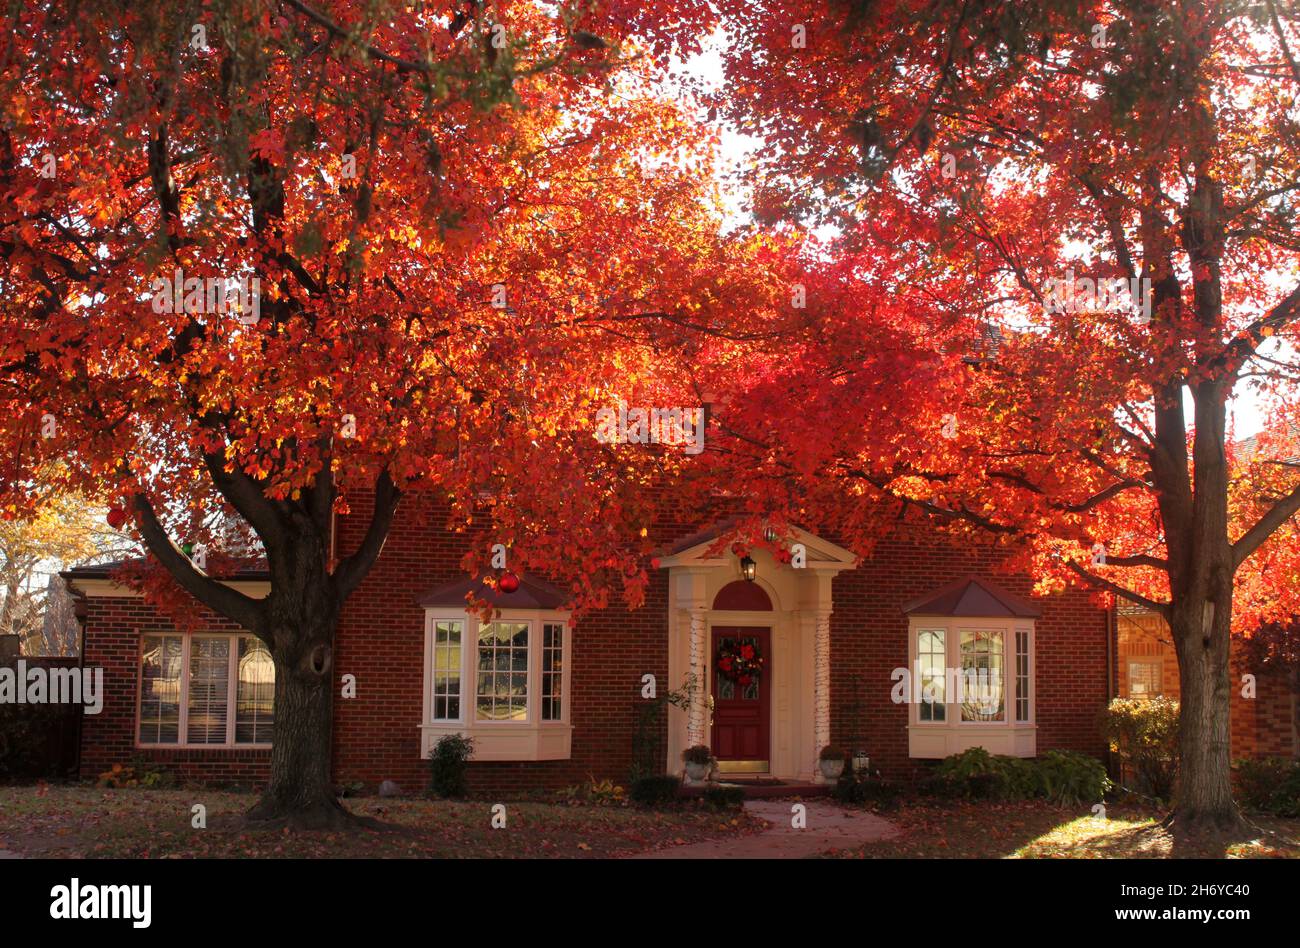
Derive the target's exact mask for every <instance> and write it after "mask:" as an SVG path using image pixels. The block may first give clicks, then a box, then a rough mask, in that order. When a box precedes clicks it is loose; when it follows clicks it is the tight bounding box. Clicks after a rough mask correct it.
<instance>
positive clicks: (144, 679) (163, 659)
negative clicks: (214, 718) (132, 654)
mask: <svg viewBox="0 0 1300 948" xmlns="http://www.w3.org/2000/svg"><path fill="white" fill-rule="evenodd" d="M182 645H183V643H182V641H181V637H180V636H179V635H147V636H145V637H144V649H143V651H142V654H141V656H140V743H141V744H176V743H178V742H179V741H180V727H181V649H182Z"/></svg>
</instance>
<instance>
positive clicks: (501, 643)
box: [475, 622, 528, 721]
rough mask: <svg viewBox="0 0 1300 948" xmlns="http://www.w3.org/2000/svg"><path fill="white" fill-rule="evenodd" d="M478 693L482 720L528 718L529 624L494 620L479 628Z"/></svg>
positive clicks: (477, 703)
mask: <svg viewBox="0 0 1300 948" xmlns="http://www.w3.org/2000/svg"><path fill="white" fill-rule="evenodd" d="M478 654H479V660H478V667H479V675H478V695H477V700H476V701H475V716H476V718H477V719H478V720H480V721H524V720H527V718H528V674H527V671H528V623H527V622H491V623H488V624H486V625H484V626H482V627H480V628H479V634H478Z"/></svg>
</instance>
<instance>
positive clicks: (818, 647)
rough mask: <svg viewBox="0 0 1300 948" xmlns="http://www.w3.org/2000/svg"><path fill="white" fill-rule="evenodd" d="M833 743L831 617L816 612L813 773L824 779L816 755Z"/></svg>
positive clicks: (828, 614) (818, 778)
mask: <svg viewBox="0 0 1300 948" xmlns="http://www.w3.org/2000/svg"><path fill="white" fill-rule="evenodd" d="M830 742H831V616H830V613H829V612H819V613H817V629H816V633H815V636H814V638H813V755H814V759H813V773H814V774H815V777H814V779H815V780H816V781H818V782H821V780H822V776H821V768H820V767H819V766H818V765H817V756H816V755H819V754H821V752H822V748H823V747H825V746H826V745H827V744H829V743H830Z"/></svg>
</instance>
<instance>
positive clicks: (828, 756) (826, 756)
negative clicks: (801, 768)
mask: <svg viewBox="0 0 1300 948" xmlns="http://www.w3.org/2000/svg"><path fill="white" fill-rule="evenodd" d="M817 757H818V759H819V760H843V759H844V751H842V750H841V749H840V748H838V747H836V746H835V745H834V744H827V745H826V746H825V747H823V748H822V750H821V753H820V754H818V755H817Z"/></svg>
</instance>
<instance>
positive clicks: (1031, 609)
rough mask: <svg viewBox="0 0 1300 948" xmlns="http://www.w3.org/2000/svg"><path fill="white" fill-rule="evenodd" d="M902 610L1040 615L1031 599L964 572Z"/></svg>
mask: <svg viewBox="0 0 1300 948" xmlns="http://www.w3.org/2000/svg"><path fill="white" fill-rule="evenodd" d="M903 612H905V613H907V614H909V615H913V614H915V615H922V616H967V617H971V618H974V617H976V616H979V617H982V618H1002V617H1004V616H1006V617H1011V618H1017V619H1032V618H1035V617H1036V616H1039V615H1042V610H1041V609H1039V608H1038V607H1037V606H1035V605H1034V604H1033V603H1031V602H1028V601H1026V600H1024V599H1021V598H1020V597H1019V596H1014V595H1012V594H1011V593H1009V592H1007V591H1006V590H1005V589H1002V588H1001V587H999V586H995V585H994V584H993V583H990V582H989V581H988V580H986V579H980V578H979V577H977V576H967V577H966V578H965V579H959V580H957V582H955V583H952V584H951V585H948V586H945V587H943V588H942V589H938V590H935V591H934V592H931V593H927V594H926V595H924V596H922V597H921V598H920V599H914V600H912V601H911V602H909V603H908V604H907V605H905V606H903Z"/></svg>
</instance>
